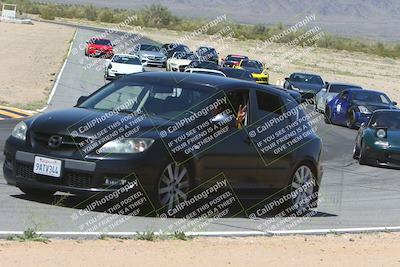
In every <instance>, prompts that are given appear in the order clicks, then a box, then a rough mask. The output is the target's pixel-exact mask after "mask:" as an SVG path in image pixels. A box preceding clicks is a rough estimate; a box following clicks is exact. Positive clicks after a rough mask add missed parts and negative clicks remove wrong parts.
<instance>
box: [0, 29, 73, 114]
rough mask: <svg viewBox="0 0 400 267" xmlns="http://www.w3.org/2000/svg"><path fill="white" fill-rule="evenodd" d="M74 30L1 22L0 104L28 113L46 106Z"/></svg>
mask: <svg viewBox="0 0 400 267" xmlns="http://www.w3.org/2000/svg"><path fill="white" fill-rule="evenodd" d="M74 32H75V30H74V29H73V28H70V27H65V26H60V25H55V24H49V23H42V22H34V24H33V25H29V24H13V23H5V22H0V43H1V44H2V46H3V48H4V49H1V50H0V59H1V64H0V103H1V104H6V105H11V106H18V107H23V108H28V109H33V108H40V107H43V106H44V103H45V101H46V100H47V96H48V94H49V91H50V90H51V88H52V85H53V83H54V80H55V79H56V76H57V74H58V72H59V70H60V68H61V66H62V64H63V62H64V59H65V56H66V54H67V52H68V48H69V44H70V41H71V39H72V37H73V34H74Z"/></svg>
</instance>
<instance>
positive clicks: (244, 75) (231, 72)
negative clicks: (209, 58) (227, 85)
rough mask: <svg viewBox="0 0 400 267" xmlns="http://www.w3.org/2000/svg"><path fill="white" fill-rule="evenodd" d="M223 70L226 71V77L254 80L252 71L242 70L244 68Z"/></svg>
mask: <svg viewBox="0 0 400 267" xmlns="http://www.w3.org/2000/svg"><path fill="white" fill-rule="evenodd" d="M222 72H223V73H225V75H226V77H229V78H235V79H240V80H246V81H254V79H253V76H251V73H249V72H247V71H245V70H242V69H233V68H223V69H222Z"/></svg>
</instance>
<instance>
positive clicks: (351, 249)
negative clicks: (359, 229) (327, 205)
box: [0, 233, 400, 267]
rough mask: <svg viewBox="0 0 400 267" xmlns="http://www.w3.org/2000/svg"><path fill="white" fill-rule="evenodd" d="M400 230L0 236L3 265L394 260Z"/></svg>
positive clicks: (366, 262)
mask: <svg viewBox="0 0 400 267" xmlns="http://www.w3.org/2000/svg"><path fill="white" fill-rule="evenodd" d="M399 250H400V234H399V233H379V234H365V235H328V236H287V237H262V238H261V237H260V238H196V239H193V240H189V241H178V240H172V241H171V240H170V241H155V242H150V241H135V240H119V239H118V240H116V239H110V240H88V241H76V240H75V241H74V240H52V241H51V242H50V243H48V244H44V243H38V242H25V243H21V242H15V241H0V258H1V262H2V266H15V267H18V266H23V267H25V266H31V264H32V263H33V262H34V263H35V265H36V266H42V267H46V266H57V265H59V264H62V265H63V266H65V267H67V266H73V267H75V266H81V265H82V263H83V262H84V263H85V265H86V266H119V267H120V266H157V267H158V266H163V267H169V266H193V267H196V266H208V265H211V266H241V267H242V266H353V267H354V266H363V267H366V266H395V265H399V264H400V255H399V253H398V251H399Z"/></svg>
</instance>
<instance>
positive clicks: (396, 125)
mask: <svg viewBox="0 0 400 267" xmlns="http://www.w3.org/2000/svg"><path fill="white" fill-rule="evenodd" d="M370 126H372V127H385V128H388V129H390V130H400V112H379V113H376V114H375V115H374V116H373V117H372V118H371V120H370Z"/></svg>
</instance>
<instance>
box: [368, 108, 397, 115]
mask: <svg viewBox="0 0 400 267" xmlns="http://www.w3.org/2000/svg"><path fill="white" fill-rule="evenodd" d="M383 112H393V113H394V112H396V113H400V109H377V110H375V111H374V112H373V114H375V113H383Z"/></svg>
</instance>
